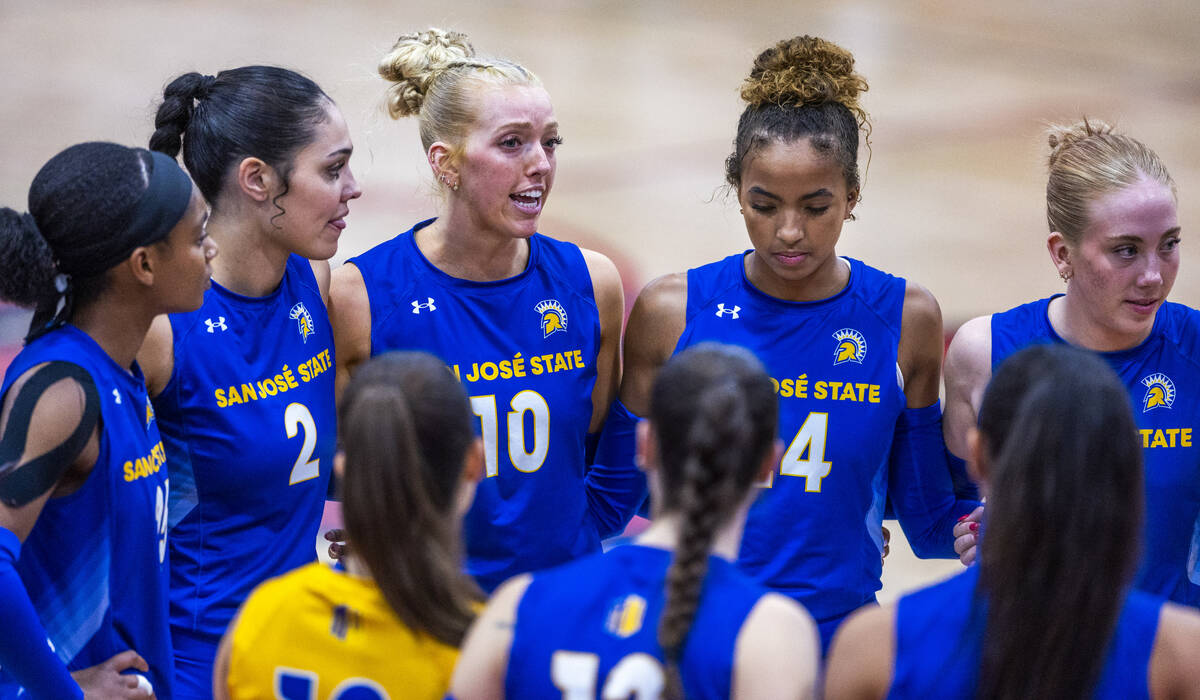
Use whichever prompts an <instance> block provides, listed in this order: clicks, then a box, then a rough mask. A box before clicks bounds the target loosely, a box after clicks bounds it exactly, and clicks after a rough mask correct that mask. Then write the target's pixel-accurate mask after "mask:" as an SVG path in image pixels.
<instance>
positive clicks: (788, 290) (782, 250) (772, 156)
mask: <svg viewBox="0 0 1200 700" xmlns="http://www.w3.org/2000/svg"><path fill="white" fill-rule="evenodd" d="M855 199H857V192H853V193H852V192H850V191H849V189H848V187H847V185H846V178H845V176H844V175H843V173H842V168H841V166H840V165H839V164H838V163H837V161H836V160H835V159H833V158H832V157H829V156H827V155H824V154H821V153H819V152H817V151H816V150H814V149H813V147H812V145H811V144H810V142H809V139H808V138H802V139H799V140H797V141H793V142H790V143H787V142H782V141H772V142H770V143H768V144H766V145H764V146H762V147H760V148H759V149H758V150H757V151H754V152H753V153H751V154H750V156H749V157H748V158H747V159H746V160H745V162H744V164H743V166H742V183H741V186H740V187H739V189H738V202H739V203H740V204H741V206H742V217H743V218H744V219H745V221H746V232H747V233H749V234H750V242H751V244H752V245H753V246H754V252H753V254H751V255H750V256H749V257H747V259H746V273H747V276H748V277H749V278H750V281H751V282H752V283H753V284H754V285H755V286H756V287H758V288H759V289H761V290H762V291H764V292H766V293H767V294H771V295H772V296H777V297H780V298H782V299H821V298H824V297H826V296H830V295H832V294H834V293H836V292H837V291H838V290H839V289H840V288H841V285H843V284H844V283H845V279H844V277H842V276H841V266H840V264H839V263H838V261H837V256H836V254H835V252H834V248H835V246H836V245H837V242H838V238H839V237H840V236H841V233H842V223H843V222H844V221H845V220H846V217H848V216H849V215H850V212H851V211H852V210H853V209H854V201H855Z"/></svg>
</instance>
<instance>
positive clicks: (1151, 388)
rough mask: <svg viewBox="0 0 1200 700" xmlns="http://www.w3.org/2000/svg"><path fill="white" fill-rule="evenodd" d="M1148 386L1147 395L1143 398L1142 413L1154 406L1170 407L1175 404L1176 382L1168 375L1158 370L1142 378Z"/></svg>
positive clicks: (1145, 385)
mask: <svg viewBox="0 0 1200 700" xmlns="http://www.w3.org/2000/svg"><path fill="white" fill-rule="evenodd" d="M1142 386H1144V387H1146V397H1145V398H1143V399H1142V413H1146V412H1147V411H1149V410H1151V409H1154V408H1160V407H1162V408H1170V407H1171V406H1173V405H1175V382H1173V381H1171V378H1170V377H1168V376H1167V375H1165V374H1163V373H1161V372H1158V373H1155V374H1151V375H1150V376H1148V377H1146V378H1145V379H1143V380H1142Z"/></svg>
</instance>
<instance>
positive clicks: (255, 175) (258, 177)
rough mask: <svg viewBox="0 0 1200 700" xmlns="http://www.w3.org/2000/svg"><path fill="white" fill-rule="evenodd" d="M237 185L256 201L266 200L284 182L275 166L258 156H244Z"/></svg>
mask: <svg viewBox="0 0 1200 700" xmlns="http://www.w3.org/2000/svg"><path fill="white" fill-rule="evenodd" d="M236 182H237V186H238V189H240V190H241V191H242V192H243V193H244V194H245V195H246V196H247V197H249V198H250V199H252V200H254V201H256V202H265V201H267V200H269V199H270V198H271V193H272V192H273V191H275V189H277V188H278V187H279V186H280V185H281V184H282V182H281V181H280V179H279V173H277V172H275V168H272V167H271V166H269V165H267V164H266V163H265V162H264V161H262V160H260V159H258V158H243V159H242V162H241V163H238V168H237V180H236Z"/></svg>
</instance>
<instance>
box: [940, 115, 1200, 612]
mask: <svg viewBox="0 0 1200 700" xmlns="http://www.w3.org/2000/svg"><path fill="white" fill-rule="evenodd" d="M1049 146H1050V156H1049V179H1048V182H1047V184H1046V213H1047V220H1048V222H1049V227H1050V235H1049V237H1048V238H1047V248H1048V249H1049V252H1050V258H1051V261H1052V262H1053V263H1054V266H1055V268H1056V269H1057V271H1058V274H1059V276H1060V277H1061V278H1062V279H1063V281H1064V282H1065V283H1066V292H1065V293H1064V294H1055V295H1053V296H1050V297H1047V298H1044V299H1040V300H1038V301H1034V302H1030V303H1028V304H1024V305H1022V306H1018V307H1016V308H1013V309H1010V310H1008V311H1005V312H1003V313H997V314H992V315H990V316H981V317H979V318H976V319H974V320H972V321H969V322H967V323H966V324H964V325H963V327H962V328H961V329H960V330H959V331H958V333H957V334H956V335H955V337H954V341H953V342H952V343H951V345H950V349H949V352H948V354H947V357H946V444H947V445H948V446H949V447H950V449H951V450H953V451H954V452H955V453H956V454H958V455H959V456H964V455H965V446H966V443H965V436H966V434H967V431H968V429H969V427H970V426H972V425H974V423H975V420H976V414H977V411H978V402H979V396H980V395H981V394H982V389H983V387H984V385H986V383H987V380H988V378H989V377H990V376H991V373H992V369H993V368H994V367H996V366H997V365H998V364H999V363H1000V362H1002V361H1003V360H1004V358H1006V357H1008V356H1009V355H1011V354H1012V353H1014V352H1016V351H1017V350H1020V349H1021V348H1023V347H1025V346H1027V345H1031V344H1036V343H1067V344H1070V345H1074V346H1076V347H1080V348H1084V349H1087V350H1092V351H1094V352H1097V353H1099V355H1100V357H1102V358H1103V359H1104V360H1105V361H1106V362H1107V363H1108V364H1109V366H1110V367H1112V368H1113V370H1114V371H1116V373H1117V375H1118V376H1119V377H1120V378H1121V381H1122V382H1124V384H1125V387H1126V390H1127V392H1128V395H1129V401H1130V403H1131V404H1132V406H1133V411H1134V417H1135V420H1136V421H1137V424H1138V430H1139V435H1140V437H1141V444H1142V448H1143V449H1144V457H1145V462H1146V480H1145V490H1146V528H1145V533H1146V536H1145V537H1144V538H1143V542H1142V551H1143V559H1142V561H1141V566H1140V568H1139V569H1138V571H1137V574H1136V576H1135V577H1134V582H1135V586H1136V587H1137V588H1139V589H1141V590H1144V591H1148V592H1151V593H1155V594H1157V595H1161V596H1164V597H1167V598H1169V599H1170V600H1173V601H1175V602H1178V603H1184V604H1187V605H1192V606H1198V605H1200V567H1198V566H1197V563H1196V562H1197V558H1198V556H1200V537H1197V532H1198V531H1197V530H1196V527H1197V524H1198V522H1200V521H1198V520H1197V516H1198V514H1200V469H1198V468H1197V466H1198V465H1200V445H1197V444H1196V443H1195V441H1194V440H1193V438H1192V431H1193V429H1194V428H1193V423H1194V421H1195V416H1196V415H1197V414H1198V413H1200V392H1197V391H1193V390H1192V389H1191V387H1193V386H1196V385H1197V383H1198V380H1200V370H1198V368H1197V365H1196V359H1195V358H1196V357H1197V356H1200V313H1198V312H1197V311H1196V310H1195V309H1192V308H1189V307H1187V306H1184V305H1182V304H1176V303H1173V302H1169V301H1167V297H1168V296H1169V295H1170V293H1171V287H1172V285H1173V284H1174V283H1175V276H1176V274H1178V272H1179V243H1180V237H1181V229H1180V224H1179V217H1178V213H1177V203H1176V192H1175V182H1174V181H1173V180H1172V179H1171V175H1170V173H1169V172H1167V169H1166V167H1165V166H1164V165H1163V163H1162V160H1161V159H1160V158H1159V157H1158V155H1157V154H1156V153H1155V152H1154V151H1152V150H1151V149H1150V148H1148V147H1147V146H1146V145H1145V144H1143V143H1141V142H1140V141H1138V140H1136V139H1134V138H1132V137H1130V136H1127V135H1125V134H1121V133H1119V132H1117V131H1115V130H1114V129H1112V127H1110V126H1109V125H1107V124H1104V123H1103V122H1099V121H1084V122H1081V123H1078V124H1074V125H1061V126H1056V127H1053V128H1052V129H1051V130H1050V134H1049ZM979 519H980V514H979V513H976V514H975V515H974V517H973V518H972V519H971V520H969V521H967V522H963V523H960V524H959V525H956V526H955V532H956V534H958V535H961V537H960V539H959V542H958V543H957V545H956V546H957V547H958V548H959V549H960V551H961V552H962V554H963V556H964V560H965V561H970V560H972V559H973V557H974V544H975V541H976V535H975V532H973V531H972V528H973V527H975V528H977V527H978V520H979Z"/></svg>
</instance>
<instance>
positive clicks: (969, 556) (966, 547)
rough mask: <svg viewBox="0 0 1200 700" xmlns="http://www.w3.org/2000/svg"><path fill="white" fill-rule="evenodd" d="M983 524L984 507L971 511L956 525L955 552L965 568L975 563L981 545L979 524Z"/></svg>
mask: <svg viewBox="0 0 1200 700" xmlns="http://www.w3.org/2000/svg"><path fill="white" fill-rule="evenodd" d="M981 522H983V506H979V507H978V508H976V509H975V510H973V511H971V514H970V515H964V516H963V517H962V518H961V519H960V520H959V521H958V522H957V523H956V524H955V525H954V551H955V552H956V553H957V554H958V560H959V561H961V562H962V563H963V566H970V565H971V564H973V563H974V562H975V555H976V550H977V548H978V545H979V537H978V535H979V523H981Z"/></svg>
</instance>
